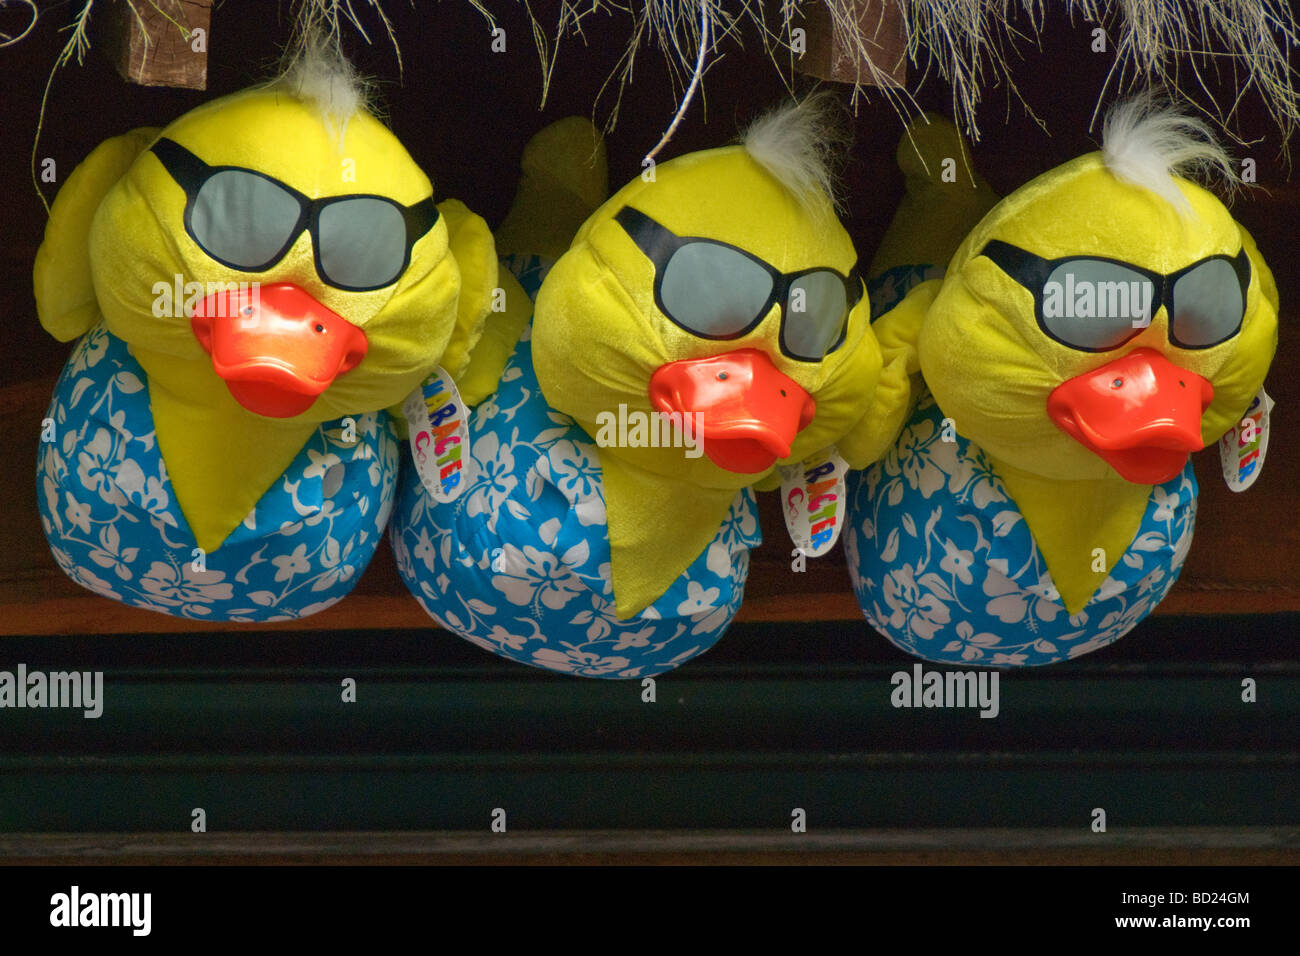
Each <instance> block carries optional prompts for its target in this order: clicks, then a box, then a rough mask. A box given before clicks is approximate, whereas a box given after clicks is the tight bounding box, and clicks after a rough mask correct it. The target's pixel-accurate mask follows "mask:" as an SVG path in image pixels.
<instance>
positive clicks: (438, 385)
mask: <svg viewBox="0 0 1300 956" xmlns="http://www.w3.org/2000/svg"><path fill="white" fill-rule="evenodd" d="M402 414H404V415H405V416H406V424H407V425H408V426H409V430H410V433H411V437H410V443H411V457H412V458H413V459H414V460H415V469H416V471H417V472H419V475H420V480H421V481H422V482H424V487H425V488H426V489H427V490H428V492H429V494H431V495H432V496H433V500H434V501H438V502H442V503H443V504H446V503H447V502H449V501H455V500H456V498H457V497H459V495H460V493H461V492H462V491H464V490H465V487H466V486H467V485H469V484H472V483H473V481H474V472H475V465H474V458H473V456H471V455H470V453H469V409H467V408H466V407H465V403H464V402H463V401H462V400H461V397H460V392H459V391H457V389H456V383H455V382H453V381H452V380H451V375H450V374H448V372H447V371H446V370H445V369H442V368H435V369H434V370H433V374H432V375H430V376H429V377H428V378H427V379H425V381H424V384H423V385H421V386H420V387H419V388H417V389H415V391H413V392H411V394H410V395H408V396H406V401H404V402H403V403H402Z"/></svg>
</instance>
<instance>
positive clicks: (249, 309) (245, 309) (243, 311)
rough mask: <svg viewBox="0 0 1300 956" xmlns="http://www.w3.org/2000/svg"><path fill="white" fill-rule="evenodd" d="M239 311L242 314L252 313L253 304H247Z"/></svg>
mask: <svg viewBox="0 0 1300 956" xmlns="http://www.w3.org/2000/svg"><path fill="white" fill-rule="evenodd" d="M239 312H240V314H241V315H252V314H253V307H252V306H251V305H246V306H244V307H243V308H242V309H240V310H239Z"/></svg>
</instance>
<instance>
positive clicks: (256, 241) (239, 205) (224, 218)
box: [190, 169, 301, 271]
mask: <svg viewBox="0 0 1300 956" xmlns="http://www.w3.org/2000/svg"><path fill="white" fill-rule="evenodd" d="M300 212H301V210H300V208H299V206H298V201H297V200H296V199H294V197H293V196H291V195H289V194H288V193H286V192H285V191H284V190H283V189H281V188H280V187H279V186H277V185H276V184H275V183H273V182H271V181H270V180H268V179H263V178H262V177H261V176H257V175H254V174H253V173H246V172H241V171H240V170H235V169H230V170H224V171H222V172H219V173H216V174H214V175H212V176H211V177H209V178H208V180H207V181H206V182H205V183H204V184H203V186H202V188H200V189H199V192H198V195H197V196H196V197H195V198H194V208H193V210H192V211H191V213H190V228H191V229H192V230H193V233H194V237H195V238H196V239H197V240H198V242H199V245H201V246H202V247H203V249H204V251H205V252H207V253H208V254H209V255H211V256H213V257H214V258H216V259H219V260H221V261H223V262H227V263H229V264H230V265H232V266H234V267H235V268H238V269H249V270H252V271H256V270H259V269H262V268H265V267H267V266H268V265H270V263H271V262H273V261H274V260H275V258H276V256H277V255H278V254H279V253H280V251H281V250H282V249H283V248H284V245H285V243H286V242H288V241H289V237H290V236H291V235H292V234H293V229H294V226H296V225H297V224H298V216H299V214H300Z"/></svg>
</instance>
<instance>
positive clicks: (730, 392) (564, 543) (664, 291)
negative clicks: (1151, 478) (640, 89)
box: [392, 100, 907, 678]
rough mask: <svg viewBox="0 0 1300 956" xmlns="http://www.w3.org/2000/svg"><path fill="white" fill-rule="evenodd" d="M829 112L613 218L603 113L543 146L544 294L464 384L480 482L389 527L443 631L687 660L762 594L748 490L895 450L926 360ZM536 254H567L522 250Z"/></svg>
mask: <svg viewBox="0 0 1300 956" xmlns="http://www.w3.org/2000/svg"><path fill="white" fill-rule="evenodd" d="M828 105H829V104H828V103H827V102H826V101H825V100H817V101H812V102H807V101H805V102H804V103H803V104H800V105H796V106H791V107H789V108H785V109H782V110H779V111H776V112H775V113H773V114H770V115H769V116H767V117H766V118H764V119H762V120H760V121H759V122H758V123H757V124H755V125H754V126H753V127H751V129H750V130H749V132H748V133H747V135H746V136H745V137H744V139H743V142H742V144H741V145H738V146H731V147H726V148H721V149H714V150H707V151H704V152H699V153H693V154H690V155H686V156H682V157H680V158H677V159H674V160H671V161H669V162H665V163H663V164H661V165H658V166H657V167H649V168H647V169H646V171H645V173H643V175H642V176H641V177H639V178H637V179H636V180H634V181H633V182H632V183H630V184H629V185H627V186H625V187H624V188H623V189H621V190H619V191H618V192H617V193H615V194H614V195H613V196H612V197H611V198H609V199H608V200H606V201H604V202H603V203H602V204H600V205H599V208H596V209H595V210H594V212H592V211H591V210H592V209H593V208H594V207H595V205H596V204H597V203H599V202H600V199H601V198H603V195H604V193H603V179H604V170H603V166H602V165H600V163H599V162H598V163H597V165H596V166H595V167H592V166H590V165H587V164H589V163H590V157H591V156H592V155H593V152H594V151H595V150H594V147H593V132H592V131H591V130H590V128H589V127H587V133H586V135H585V138H583V136H582V135H581V134H579V133H578V132H577V127H572V128H571V129H572V132H573V136H572V137H571V138H570V139H569V140H568V143H569V145H567V146H561V145H560V143H559V140H560V139H562V138H563V137H561V136H560V135H559V134H557V133H556V132H555V131H554V130H551V131H547V132H546V133H544V134H543V137H541V138H539V141H535V142H534V144H533V145H531V146H530V148H529V152H527V153H526V154H525V170H526V177H525V182H524V186H523V187H521V192H520V197H519V198H518V199H517V201H516V206H515V211H514V212H513V213H512V215H511V217H510V218H509V219H508V220H507V223H506V224H505V225H504V226H503V228H502V230H501V233H500V234H499V236H498V244H499V246H501V247H503V248H505V249H506V250H507V251H509V252H513V253H518V255H515V256H513V257H510V258H508V259H507V260H505V264H507V265H508V266H509V269H508V270H503V273H502V274H503V277H504V275H506V274H507V272H509V273H511V274H514V275H517V276H518V278H519V279H520V282H521V284H522V286H523V288H524V290H525V291H527V292H528V293H530V294H533V293H535V294H536V310H535V313H534V314H533V315H532V321H531V324H530V325H528V326H527V328H525V329H524V330H523V333H522V335H520V336H519V337H518V341H517V342H516V343H514V349H513V353H512V354H511V355H510V357H509V361H508V363H507V364H506V365H505V368H504V370H503V371H502V372H501V373H500V375H499V379H498V380H497V381H496V385H495V391H494V393H493V394H492V395H491V396H489V397H487V398H486V400H483V401H481V402H479V403H478V404H477V405H476V404H475V402H476V400H477V396H475V397H471V396H465V404H467V405H469V406H471V407H472V410H471V413H470V418H469V421H468V435H467V441H468V442H469V443H471V446H472V452H473V454H472V459H473V463H474V464H473V471H474V477H473V478H472V479H470V480H469V482H468V484H467V486H466V487H465V488H464V489H463V492H462V494H461V496H460V497H459V498H457V499H456V500H455V501H450V502H439V501H436V500H435V499H434V498H433V497H431V496H430V495H429V493H428V491H427V490H426V488H425V485H424V483H423V482H422V481H420V480H419V479H415V478H409V477H408V478H404V479H403V485H402V488H401V489H400V490H399V495H398V504H397V506H396V510H395V514H394V520H393V525H392V536H393V541H394V550H395V552H396V554H397V557H398V566H399V568H400V569H401V571H402V574H403V576H404V577H405V579H406V582H407V584H408V586H409V587H410V588H411V590H412V592H413V593H414V594H415V595H416V596H417V598H419V600H420V601H421V603H422V604H423V606H424V607H425V609H426V610H427V611H429V613H430V614H432V615H433V616H434V617H436V618H437V619H438V620H439V621H440V622H441V623H442V624H444V625H445V626H446V627H448V628H450V629H451V630H453V631H455V632H456V633H458V634H460V635H461V636H462V637H465V638H466V639H468V640H470V641H473V642H474V643H476V644H479V645H480V646H482V647H485V648H487V649H489V650H492V651H494V652H496V653H498V654H501V655H503V656H506V657H510V658H513V659H515V660H519V661H522V662H524V663H528V664H532V665H535V666H539V667H545V668H549V669H552V670H557V671H565V672H569V673H575V674H581V675H585V676H598V677H623V678H628V677H644V676H647V675H651V674H656V673H660V672H662V671H665V670H668V669H670V668H673V667H676V666H677V665H679V664H681V663H682V662H683V661H685V660H688V659H690V658H692V657H694V656H696V655H698V654H700V653H702V652H703V651H705V650H707V649H708V648H709V647H710V646H712V645H713V643H714V642H715V641H716V640H717V639H718V638H719V637H720V636H721V635H722V633H723V632H724V631H725V629H726V628H727V626H728V625H729V624H730V622H731V619H732V618H733V617H734V615H735V612H736V610H737V608H738V606H739V604H740V601H741V598H742V595H743V587H744V582H745V578H746V575H747V571H748V552H749V549H750V548H752V547H753V546H755V545H756V544H757V543H758V541H759V534H758V525H757V517H756V512H755V505H754V497H753V493H752V491H751V490H750V489H751V486H753V485H755V484H756V483H757V482H760V481H762V480H765V479H768V478H769V477H770V476H771V475H773V474H775V473H776V470H777V468H778V466H781V465H793V466H798V465H799V464H800V463H801V462H803V461H805V460H810V459H813V458H814V456H816V455H818V454H819V453H823V452H825V451H827V450H828V449H830V448H832V447H833V446H838V448H839V453H840V454H841V455H842V456H843V457H844V459H846V460H847V461H849V462H850V463H856V464H858V465H859V466H860V465H862V464H865V463H866V462H867V461H870V460H872V457H873V456H874V455H876V454H879V453H881V452H883V450H884V448H885V447H887V445H888V442H889V440H890V439H891V438H892V436H893V434H894V433H895V432H896V430H897V427H898V426H899V425H900V424H901V422H902V417H903V413H904V411H905V400H906V396H907V377H906V372H905V369H904V368H903V365H902V364H899V365H897V366H896V367H893V368H891V369H890V370H889V371H888V373H887V374H886V373H885V371H884V370H882V361H881V355H880V350H879V348H878V347H877V345H876V342H875V339H874V336H873V335H872V332H871V329H870V326H869V321H868V318H869V316H868V306H867V302H866V298H865V296H864V295H863V287H862V281H861V279H860V278H859V276H858V273H857V270H856V262H857V255H856V253H855V251H854V248H853V244H852V242H851V241H850V239H849V237H848V235H847V233H846V232H845V230H844V228H843V227H842V226H841V225H840V223H839V221H838V219H837V218H836V215H835V211H834V208H833V205H832V201H831V197H830V193H829V191H828V188H827V186H828V182H829V177H828V174H827V169H826V165H825V162H826V157H825V155H824V152H823V148H824V144H825V143H826V142H827V128H826V123H827V113H826V110H827V107H828ZM546 144H550V145H549V146H547V145H546ZM548 150H549V151H548ZM548 157H549V158H548ZM566 157H567V158H566ZM566 170H567V171H568V172H566ZM534 194H541V195H543V196H545V197H546V199H545V201H543V200H542V199H539V198H537V196H536V195H534ZM566 197H567V198H566ZM580 197H585V198H580ZM584 202H585V203H586V204H587V205H586V214H585V220H586V221H585V222H582V218H583V217H580V216H574V215H572V214H571V213H572V210H574V209H576V208H580V207H581V206H582V205H583V203H584ZM531 209H547V210H552V209H560V210H565V212H562V213H561V215H560V217H559V218H560V219H561V221H562V222H565V223H573V224H574V225H577V223H581V228H579V229H578V230H577V235H576V237H573V238H572V242H571V244H570V243H569V242H568V241H567V239H568V238H569V237H568V236H566V237H565V241H557V239H558V233H559V232H561V231H562V229H557V228H554V227H552V228H549V229H543V228H542V226H541V224H540V223H535V224H534V226H533V227H532V228H529V227H527V226H526V225H525V221H526V220H528V219H529V218H530V216H529V213H528V210H531ZM566 248H567V251H564V250H565V249H566ZM539 249H540V250H542V251H543V252H545V251H546V250H548V249H552V250H556V251H563V255H561V256H560V258H559V259H558V261H556V262H554V264H553V266H552V265H551V264H550V263H549V262H548V261H547V258H546V257H545V256H538V255H532V256H528V255H523V253H525V252H536V251H537V250H539ZM548 269H549V271H548ZM539 284H540V290H539ZM527 319H528V315H527V313H524V314H523V322H524V323H526V322H527ZM493 321H494V322H495V321H496V320H495V319H494V320H493ZM503 325H505V326H510V327H514V326H513V325H511V323H509V322H503ZM492 327H493V323H489V332H485V336H484V338H485V341H487V340H488V339H489V335H490V333H491V329H492ZM494 367H495V368H500V365H496V366H494ZM891 376H892V381H893V389H892V390H890V389H884V390H880V389H879V388H878V386H879V384H880V382H881V381H882V380H886V381H890V380H891ZM882 392H883V393H888V394H890V395H892V396H893V401H894V403H895V405H896V407H885V406H882V405H881V404H878V402H877V396H878V394H879V393H882ZM886 404H887V403H886ZM447 440H448V441H450V440H451V439H450V436H449V437H448V438H447ZM447 454H451V451H448V452H447ZM817 464H818V465H819V466H820V465H821V460H820V459H818V460H817ZM809 470H811V471H816V470H817V469H816V468H810V469H809ZM830 483H833V482H830V481H828V484H830ZM836 507H839V508H840V510H839V514H840V515H842V505H840V506H836ZM822 510H824V511H827V512H828V513H834V512H835V507H832V506H830V505H826V506H825V507H824V508H823V509H822ZM830 520H833V519H825V520H824V521H823V522H820V523H827V522H828V521H830Z"/></svg>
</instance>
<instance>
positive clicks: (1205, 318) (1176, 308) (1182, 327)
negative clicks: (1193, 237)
mask: <svg viewBox="0 0 1300 956" xmlns="http://www.w3.org/2000/svg"><path fill="white" fill-rule="evenodd" d="M979 254H980V255H982V256H984V257H986V258H988V259H990V260H992V261H993V263H994V264H995V265H997V267H998V268H999V269H1001V270H1002V271H1003V272H1005V273H1006V274H1007V275H1009V276H1010V277H1011V278H1013V279H1015V280H1016V281H1017V282H1018V283H1020V284H1021V285H1022V286H1024V287H1025V288H1026V289H1028V290H1029V291H1030V292H1031V293H1032V294H1033V296H1034V314H1035V316H1036V318H1037V319H1038V326H1039V328H1041V329H1042V330H1043V332H1044V334H1046V335H1047V336H1048V337H1049V338H1051V339H1054V340H1055V341H1057V342H1060V343H1061V344H1062V345H1065V346H1067V347H1069V348H1072V349H1078V350H1079V351H1082V352H1108V351H1110V350H1111V349H1114V348H1117V347H1119V346H1120V345H1123V344H1124V343H1125V342H1127V341H1128V340H1129V339H1132V338H1135V337H1136V336H1138V335H1140V334H1142V330H1143V329H1145V328H1146V327H1147V326H1148V325H1150V324H1151V319H1152V318H1153V317H1154V316H1155V314H1156V312H1158V311H1159V310H1160V307H1161V306H1162V305H1163V306H1164V307H1165V310H1166V313H1167V314H1168V316H1169V340H1170V342H1172V343H1173V344H1174V345H1176V346H1178V347H1179V348H1183V349H1208V348H1211V347H1213V346H1215V345H1218V344H1220V343H1221V342H1226V341H1227V340H1228V339H1230V338H1232V337H1233V336H1234V335H1236V334H1237V332H1238V331H1239V330H1240V329H1241V322H1242V319H1243V318H1244V317H1245V314H1246V291H1247V290H1248V289H1249V288H1250V257H1249V256H1248V255H1247V254H1246V250H1245V249H1244V248H1243V249H1242V250H1241V252H1239V253H1237V255H1235V256H1227V255H1216V256H1207V257H1206V258H1204V259H1200V260H1198V261H1196V262H1193V263H1192V264H1191V265H1189V266H1185V267H1184V268H1182V269H1179V270H1178V271H1177V272H1171V273H1169V274H1168V275H1165V274H1162V273H1159V272H1152V271H1151V270H1150V269H1143V268H1141V267H1140V266H1135V265H1133V264H1132V263H1129V262H1124V261H1122V260H1119V259H1107V258H1105V257H1102V256H1066V257H1064V258H1061V259H1043V258H1041V257H1039V256H1036V255H1034V254H1033V253H1032V252H1027V251H1026V250H1024V249H1021V248H1020V247H1019V246H1013V245H1011V243H1009V242H1003V241H1002V240H1000V239H991V240H989V242H988V243H987V244H986V245H985V246H984V248H983V249H981V250H980V252H979Z"/></svg>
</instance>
